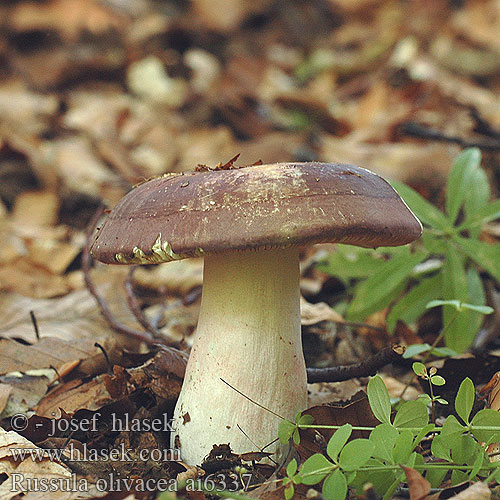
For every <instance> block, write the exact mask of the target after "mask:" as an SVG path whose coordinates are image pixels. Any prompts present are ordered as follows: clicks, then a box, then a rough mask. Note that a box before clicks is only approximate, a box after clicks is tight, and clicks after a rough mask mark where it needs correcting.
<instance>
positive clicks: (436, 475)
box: [425, 467, 448, 488]
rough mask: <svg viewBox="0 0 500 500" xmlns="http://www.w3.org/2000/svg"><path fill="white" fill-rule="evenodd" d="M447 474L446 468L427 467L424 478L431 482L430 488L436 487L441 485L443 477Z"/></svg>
mask: <svg viewBox="0 0 500 500" xmlns="http://www.w3.org/2000/svg"><path fill="white" fill-rule="evenodd" d="M446 474H448V471H447V470H446V469H436V468H435V467H429V468H428V469H427V472H426V473H425V479H427V481H429V483H431V488H438V487H439V486H441V483H442V482H443V479H444V477H445V476H446Z"/></svg>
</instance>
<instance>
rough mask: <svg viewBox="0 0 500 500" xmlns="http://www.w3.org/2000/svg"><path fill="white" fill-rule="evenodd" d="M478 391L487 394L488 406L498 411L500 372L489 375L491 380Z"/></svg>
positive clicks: (499, 405) (499, 407) (499, 404)
mask: <svg viewBox="0 0 500 500" xmlns="http://www.w3.org/2000/svg"><path fill="white" fill-rule="evenodd" d="M480 393H481V394H483V395H487V396H488V403H487V407H488V408H490V409H492V410H496V411H500V372H496V373H495V374H494V375H493V377H491V380H490V381H489V382H488V383H487V384H486V385H485V386H484V387H483V388H482V389H481V392H480Z"/></svg>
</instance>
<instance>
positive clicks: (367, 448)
mask: <svg viewBox="0 0 500 500" xmlns="http://www.w3.org/2000/svg"><path fill="white" fill-rule="evenodd" d="M374 448H375V446H374V444H373V443H372V442H371V441H370V440H369V439H354V440H352V441H349V443H347V444H346V445H345V446H344V448H343V449H342V451H341V452H340V456H339V463H340V466H341V467H342V469H343V470H345V471H353V470H356V469H359V468H360V467H362V466H363V465H365V463H366V462H368V460H369V459H370V458H371V456H372V454H373V450H374Z"/></svg>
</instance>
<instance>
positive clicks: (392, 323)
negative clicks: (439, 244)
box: [387, 273, 441, 357]
mask: <svg viewBox="0 0 500 500" xmlns="http://www.w3.org/2000/svg"><path fill="white" fill-rule="evenodd" d="M440 294H441V273H438V274H436V275H435V276H432V277H430V278H424V279H423V280H422V281H421V282H420V283H419V284H418V285H416V286H414V287H413V288H412V289H411V290H410V291H409V292H408V293H406V294H405V295H403V297H402V299H401V300H400V301H398V302H397V304H396V305H395V306H394V307H393V308H392V309H391V311H390V313H389V314H388V315H387V329H388V330H389V332H390V333H393V332H394V328H396V323H397V321H398V320H402V321H404V322H405V323H406V324H407V325H410V324H412V323H414V322H415V321H416V320H417V319H418V318H419V317H420V316H421V315H422V314H423V313H424V312H425V309H426V305H427V303H428V302H429V301H431V300H432V299H436V298H438V297H439V296H440ZM410 357H411V356H410Z"/></svg>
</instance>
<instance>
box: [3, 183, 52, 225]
mask: <svg viewBox="0 0 500 500" xmlns="http://www.w3.org/2000/svg"><path fill="white" fill-rule="evenodd" d="M58 211H59V197H58V195H57V194H56V193H54V192H51V191H25V192H23V193H21V194H20V195H19V196H18V197H17V198H16V202H15V204H14V208H13V211H12V218H13V223H14V224H25V225H31V226H54V225H55V224H56V223H57V217H58Z"/></svg>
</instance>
